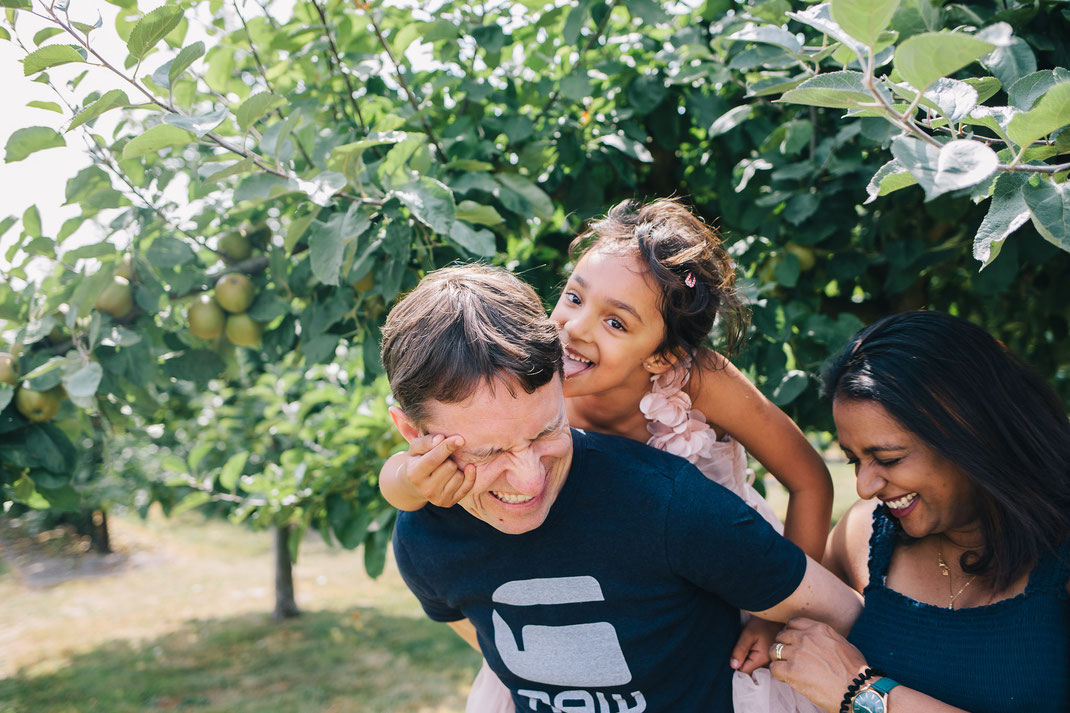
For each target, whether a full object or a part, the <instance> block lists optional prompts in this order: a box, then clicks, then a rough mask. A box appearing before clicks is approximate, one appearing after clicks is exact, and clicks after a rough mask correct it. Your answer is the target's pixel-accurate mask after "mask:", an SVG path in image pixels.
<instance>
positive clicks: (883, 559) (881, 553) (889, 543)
mask: <svg viewBox="0 0 1070 713" xmlns="http://www.w3.org/2000/svg"><path fill="white" fill-rule="evenodd" d="M893 549H895V522H894V521H893V520H892V518H891V516H890V515H889V514H888V510H887V508H885V507H884V506H883V505H878V506H877V507H876V508H875V509H874V510H873V532H872V533H870V535H869V582H870V584H871V585H872V584H880V585H881V586H882V587H883V586H884V578H885V577H887V576H888V567H889V565H890V564H891V562H892V550H893Z"/></svg>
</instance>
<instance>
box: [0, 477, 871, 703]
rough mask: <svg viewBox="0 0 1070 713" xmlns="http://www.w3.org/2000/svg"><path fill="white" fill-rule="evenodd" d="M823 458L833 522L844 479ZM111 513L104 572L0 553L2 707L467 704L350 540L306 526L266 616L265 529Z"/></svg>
mask: <svg viewBox="0 0 1070 713" xmlns="http://www.w3.org/2000/svg"><path fill="white" fill-rule="evenodd" d="M830 468H831V470H832V472H833V478H834V480H835V483H836V495H837V497H836V503H835V511H834V517H836V518H838V517H839V516H840V515H841V514H842V512H843V511H844V510H845V509H846V508H847V506H849V505H850V504H851V503H852V502H854V500H855V495H854V475H853V472H852V470H851V468H850V467H849V466H846V464H842V463H830ZM767 486H768V490H769V500H770V502H771V504H772V505H773V507H774V509H776V510H777V511H778V512H779V513H781V514H783V511H784V508H785V506H786V503H787V498H786V495H785V494H784V492H783V490H781V489H780V488H779V485H777V484H776V482H775V481H773V480H771V479H768V480H767ZM111 523H112V537H113V542H114V544H115V546H116V549H117V550H118V551H119V553H120V554H119V555H117V556H113V557H112V558H111V559H108V560H106V561H105V560H101V564H100V567H99V570H100V574H101V576H97V577H89V578H85V577H81V578H74V579H68V580H67V581H62V582H61V583H59V584H54V585H53V586H45V587H41V586H37V587H31V586H27V584H26V582H27V580H28V579H30V578H32V577H28V576H27V575H28V574H31V575H32V574H33V572H32V569H33V567H34V566H37V565H34V564H29V565H28V564H27V563H26V561H21V560H20V561H19V566H10V565H11V563H8V566H5V565H4V563H3V561H2V560H0V602H2V603H3V605H2V606H0V713H133V712H135V711H137V712H149V711H191V712H192V711H196V712H198V713H224V712H226V713H306V712H307V713H313V712H315V713H358V712H359V713H386V712H390V713H446V712H450V713H460V711H463V710H464V700H465V696H466V694H467V691H468V686H469V684H470V683H471V681H472V678H473V677H474V675H475V672H476V670H477V668H478V665H479V657H478V656H477V655H476V654H475V652H473V651H471V650H470V649H469V648H468V647H467V646H466V645H465V644H463V643H462V642H461V641H460V639H459V638H458V637H457V636H455V635H454V634H453V632H452V631H451V630H449V629H448V628H447V627H446V626H444V625H441V624H435V623H433V622H431V621H429V620H428V619H427V618H426V617H425V616H424V615H423V612H422V610H421V609H420V607H419V605H418V604H417V603H416V600H415V599H414V598H413V596H412V595H411V594H410V593H409V591H408V590H407V589H406V588H405V586H404V584H403V583H402V581H401V578H400V577H399V575H398V573H397V570H396V569H395V568H394V565H393V562H392V561H391V562H388V565H387V570H386V572H385V573H384V574H383V576H382V577H380V578H379V579H378V580H375V581H373V580H371V579H369V578H368V577H367V575H365V574H364V567H363V559H362V555H361V553H360V551H356V552H347V551H345V550H341V549H337V548H335V549H332V548H328V547H327V546H326V545H325V544H324V543H323V542H322V541H321V540H320V539H319V538H318V537H310V538H309V539H308V540H307V541H306V542H305V543H304V545H303V546H302V550H301V557H300V561H299V562H298V564H297V565H296V567H295V570H294V577H295V586H296V590H297V599H298V605H299V606H300V607H301V609H302V611H303V612H304V613H303V615H302V616H301V617H300V618H298V619H295V620H291V621H286V622H282V623H277V622H274V621H272V619H271V617H270V612H271V609H272V605H273V596H274V593H273V590H272V582H273V579H272V577H273V573H272V570H271V552H270V546H271V544H270V535H269V534H268V533H256V532H249V531H247V530H244V529H243V528H240V527H235V526H233V525H230V524H228V523H226V522H220V521H212V520H204V519H202V518H201V517H200V516H198V515H196V514H187V515H185V516H182V517H180V518H178V519H177V520H168V519H166V518H164V517H162V516H153V517H150V518H149V519H148V520H147V521H141V520H138V519H132V518H118V517H115V518H112V520H111ZM41 548H42V549H43V550H44V551H46V552H52V553H60V554H65V555H70V552H69V550H70V547H69V546H68V547H62V546H59V545H58V544H57V543H56V542H45V543H44V544H42V545H41ZM5 556H8V557H9V558H10V557H11V556H12V552H11V549H10V548H8V549H7V550H6V551H5ZM86 559H90V558H84V557H83V558H80V559H79V561H80V562H81V563H82V564H79V565H78V566H79V567H82V566H83V564H84V562H85V560H86ZM116 560H119V562H118V563H117V562H116ZM12 562H15V560H14V559H12ZM81 573H82V574H85V572H84V571H82V572H81ZM38 574H40V573H38ZM62 578H63V577H62V576H61V577H59V579H62Z"/></svg>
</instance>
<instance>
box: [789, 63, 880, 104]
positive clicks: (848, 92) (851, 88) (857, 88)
mask: <svg viewBox="0 0 1070 713" xmlns="http://www.w3.org/2000/svg"><path fill="white" fill-rule="evenodd" d="M863 79H864V76H863V74H862V73H861V72H826V73H825V74H819V75H817V76H816V77H813V78H812V79H807V80H806V81H805V82H803V83H802V84H800V85H799V86H798V87H796V88H795V89H792V90H790V91H787V92H785V93H784V95H783V96H782V97H780V99H777V101H778V102H787V103H792V104H807V105H809V106H827V107H831V108H833V109H863V108H866V107H871V106H873V105H874V104H875V103H876V99H875V98H874V97H873V95H872V94H870V93H869V90H868V89H867V88H866V86H865V84H863ZM877 86H881V85H877ZM889 103H890V102H889Z"/></svg>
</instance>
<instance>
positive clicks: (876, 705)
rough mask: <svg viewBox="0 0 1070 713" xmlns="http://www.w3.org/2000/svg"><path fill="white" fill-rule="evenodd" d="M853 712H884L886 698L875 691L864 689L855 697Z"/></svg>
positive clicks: (852, 706) (852, 705)
mask: <svg viewBox="0 0 1070 713" xmlns="http://www.w3.org/2000/svg"><path fill="white" fill-rule="evenodd" d="M851 711H852V713H884V699H883V698H881V697H880V696H879V695H877V694H876V693H875V692H874V691H869V690H866V691H862V692H861V693H859V694H858V695H857V696H855V697H854V701H853V702H852V704H851Z"/></svg>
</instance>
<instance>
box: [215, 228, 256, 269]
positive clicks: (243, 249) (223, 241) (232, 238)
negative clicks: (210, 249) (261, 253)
mask: <svg viewBox="0 0 1070 713" xmlns="http://www.w3.org/2000/svg"><path fill="white" fill-rule="evenodd" d="M219 251H220V252H221V253H223V254H224V255H226V256H227V257H228V258H230V259H231V260H233V261H234V262H238V261H240V260H244V259H246V258H247V257H249V256H250V255H252V254H253V246H252V245H251V244H250V243H249V240H248V239H247V238H246V237H245V236H244V235H242V234H241V233H239V232H238V231H234V232H233V233H227V234H226V235H224V236H223V237H222V238H220V239H219Z"/></svg>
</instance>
